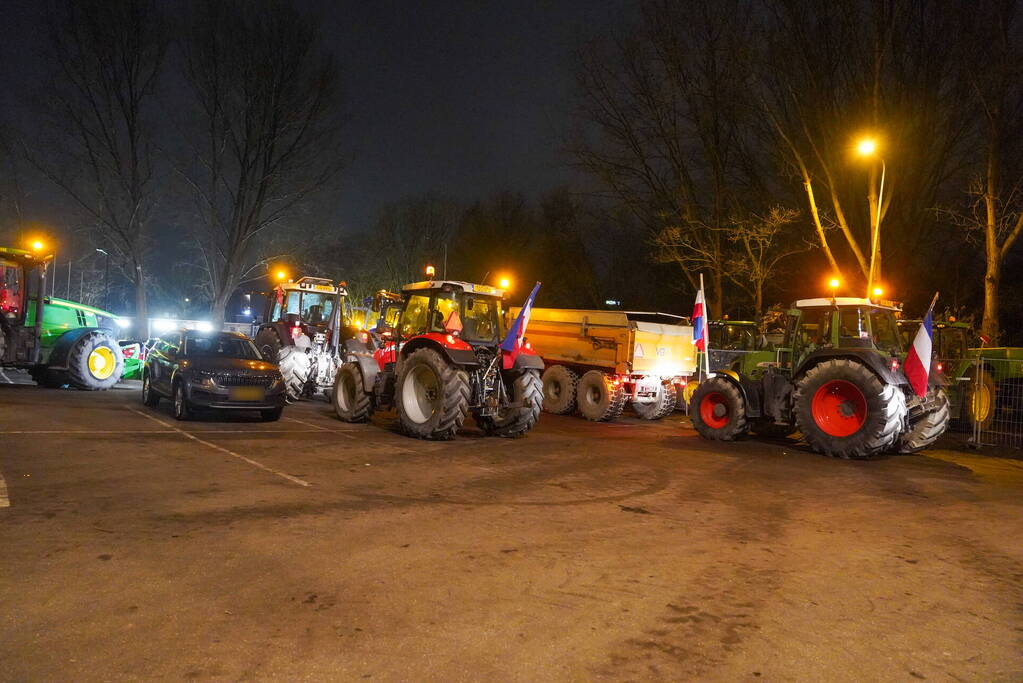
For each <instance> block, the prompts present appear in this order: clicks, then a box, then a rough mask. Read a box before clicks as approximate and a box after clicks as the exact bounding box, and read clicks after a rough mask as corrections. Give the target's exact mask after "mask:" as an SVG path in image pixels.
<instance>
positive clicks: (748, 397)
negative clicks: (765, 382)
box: [714, 370, 762, 417]
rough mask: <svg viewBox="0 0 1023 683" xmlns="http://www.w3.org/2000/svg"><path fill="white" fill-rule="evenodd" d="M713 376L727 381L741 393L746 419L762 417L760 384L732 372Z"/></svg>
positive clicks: (720, 372) (726, 371) (718, 373)
mask: <svg viewBox="0 0 1023 683" xmlns="http://www.w3.org/2000/svg"><path fill="white" fill-rule="evenodd" d="M714 375H715V376H716V377H722V378H724V379H726V380H728V381H729V382H730V383H732V384H734V385H735V387H736V388H737V389H738V390H739V391H740V392H741V393H742V398H743V400H745V402H746V415H747V417H760V416H761V415H762V413H761V409H760V403H761V402H760V384H759V383H758V382H755V381H753V380H751V379H749V378H747V377H743V376H742V375H740V374H739V373H737V372H735V371H734V370H719V371H717V372H715V373H714Z"/></svg>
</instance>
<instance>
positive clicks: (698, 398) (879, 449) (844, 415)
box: [691, 297, 949, 458]
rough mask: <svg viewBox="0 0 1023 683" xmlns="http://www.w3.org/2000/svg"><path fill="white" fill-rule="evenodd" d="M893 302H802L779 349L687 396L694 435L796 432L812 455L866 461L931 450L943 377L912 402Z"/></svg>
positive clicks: (943, 418) (936, 376)
mask: <svg viewBox="0 0 1023 683" xmlns="http://www.w3.org/2000/svg"><path fill="white" fill-rule="evenodd" d="M897 310H898V309H897V308H896V307H895V306H894V305H890V304H886V303H879V302H875V301H871V300H870V299H860V298H853V297H837V298H821V299H804V300H801V301H797V302H796V303H795V304H794V306H793V307H792V308H791V309H790V310H789V311H788V324H787V328H786V331H785V337H784V340H783V341H782V344H781V346H779V347H778V348H776V349H774V350H768V349H764V350H759V351H754V352H752V353H747V354H745V355H744V356H742V357H741V363H740V366H739V367H738V369H729V370H723V371H719V372H718V373H717V374H716V375H715V376H713V377H711V378H710V379H708V380H707V381H705V382H703V383H702V384H700V386H699V387H698V388H697V389H696V392H695V393H694V394H693V400H692V411H691V414H692V416H693V424H694V426H695V427H696V429H697V431H698V432H699V433H700V435H701V436H703V437H705V438H708V439H717V440H721V441H732V440H734V439H738V438H741V437H743V436H745V435H746V434H747V433H748V432H749V431H750V430H752V431H753V432H754V433H756V434H760V435H763V436H788V435H790V434H792V433H794V432H796V431H799V432H800V433H801V434H802V436H803V438H804V439H805V440H806V442H807V443H808V444H809V445H810V447H811V448H812V449H813V450H815V451H817V452H818V453H824V454H827V455H830V456H833V457H840V458H869V457H873V456H877V455H880V454H883V453H886V452H901V453H912V452H916V451H919V450H921V449H923V448H926V447H927V446H930V445H931V444H932V443H934V442H935V441H936V440H937V439H938V437H939V436H941V434H942V433H944V431H945V429H946V427H947V424H948V420H949V405H948V396H947V394H946V393H945V388H944V379H943V378H942V376H941V374H940V373H937V372H932V373H930V374H929V382H930V386H929V388H928V391H927V395H926V396H925V397H924V398H920V397H918V396H917V395H916V394H915V393H914V392H913V390H912V389H911V388H910V386H909V382H908V380H907V379H906V377H905V375H904V374H903V373H902V371H901V365H902V362H903V361H904V360H905V353H904V352H903V347H902V343H901V339H900V337H899V331H898V326H897V324H896V319H895V314H896V312H897Z"/></svg>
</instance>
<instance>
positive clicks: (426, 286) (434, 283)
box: [401, 280, 505, 298]
mask: <svg viewBox="0 0 1023 683" xmlns="http://www.w3.org/2000/svg"><path fill="white" fill-rule="evenodd" d="M445 286H447V287H458V288H459V289H461V290H462V291H465V292H472V293H473V294H483V295H484V296H498V297H501V298H504V294H505V292H504V290H503V289H498V288H497V287H491V286H490V285H478V284H475V283H473V282H462V281H461V280H424V281H422V282H413V283H411V284H407V285H405V286H404V287H402V288H401V291H403V292H419V291H423V290H431V289H443V288H444V287H445Z"/></svg>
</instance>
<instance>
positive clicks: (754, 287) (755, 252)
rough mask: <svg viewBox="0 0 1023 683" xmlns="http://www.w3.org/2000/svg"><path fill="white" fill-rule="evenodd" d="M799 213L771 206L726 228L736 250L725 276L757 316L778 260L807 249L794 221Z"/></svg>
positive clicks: (775, 270)
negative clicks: (793, 228)
mask: <svg viewBox="0 0 1023 683" xmlns="http://www.w3.org/2000/svg"><path fill="white" fill-rule="evenodd" d="M798 219H799V212H798V211H796V210H794V209H787V208H785V207H783V206H774V207H771V209H770V210H769V211H768V212H766V213H765V214H763V215H756V214H753V215H750V216H749V217H748V218H744V219H741V220H736V221H734V222H733V223H732V224H731V225H729V226H728V227H727V228H726V229H725V233H726V234H727V235H728V239H729V240H730V241H731V242H733V243H735V244H736V245H737V246H738V247H739V249H738V252H737V253H736V255H735V256H733V257H732V259H731V260H730V261H729V263H728V268H727V272H728V278H729V279H730V280H731V281H732V282H733V283H735V285H736V286H737V287H738V288H739V289H742V290H743V291H745V292H746V293H747V294H749V295H750V298H751V299H752V301H753V309H754V311H755V312H756V314H757V316H758V317H759V316H760V315H761V314H762V313H763V312H764V288H765V286H766V285H767V284H768V283H769V282H771V281H772V280H773V279H774V278H776V277H777V275H778V271H779V267H780V266H781V262H782V261H784V260H785V259H786V258H788V257H790V256H793V255H795V254H798V253H800V252H804V251H807V250H808V249H810V246H811V245H810V244H808V243H807V242H805V241H803V239H801V237H800V235H798V234H796V231H794V230H792V227H793V224H794V223H795V222H796V221H797V220H798Z"/></svg>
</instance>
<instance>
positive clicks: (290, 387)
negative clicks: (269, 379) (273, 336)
mask: <svg viewBox="0 0 1023 683" xmlns="http://www.w3.org/2000/svg"><path fill="white" fill-rule="evenodd" d="M310 365H311V363H310V360H309V354H308V353H306V352H305V351H303V350H301V349H299V348H298V347H297V346H285V347H283V348H281V350H280V351H279V352H278V354H277V367H278V368H280V371H281V374H282V375H284V389H285V391H286V392H287V396H288V401H289V402H291V403H294V402H295V401H298V400H299V399H301V398H302V394H303V393H305V387H306V383H307V382H308V380H309V368H310Z"/></svg>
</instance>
